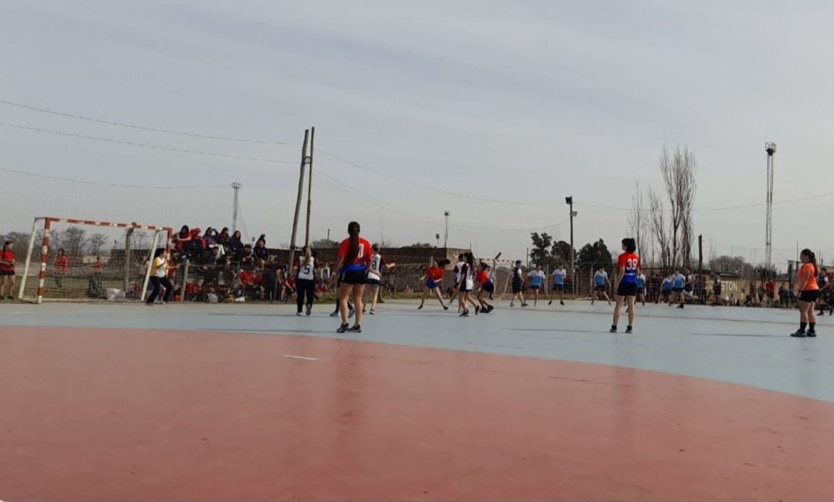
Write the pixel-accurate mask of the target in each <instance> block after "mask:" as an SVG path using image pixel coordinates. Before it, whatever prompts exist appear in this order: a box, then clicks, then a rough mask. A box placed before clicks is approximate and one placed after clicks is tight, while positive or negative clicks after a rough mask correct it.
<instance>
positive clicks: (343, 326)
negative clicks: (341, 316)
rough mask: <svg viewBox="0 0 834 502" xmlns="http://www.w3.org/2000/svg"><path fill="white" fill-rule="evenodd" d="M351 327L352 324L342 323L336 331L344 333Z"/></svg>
mask: <svg viewBox="0 0 834 502" xmlns="http://www.w3.org/2000/svg"><path fill="white" fill-rule="evenodd" d="M349 329H350V324H347V323H345V324H342V325H341V326H339V329H337V330H336V333H344V332H345V331H347V330H349Z"/></svg>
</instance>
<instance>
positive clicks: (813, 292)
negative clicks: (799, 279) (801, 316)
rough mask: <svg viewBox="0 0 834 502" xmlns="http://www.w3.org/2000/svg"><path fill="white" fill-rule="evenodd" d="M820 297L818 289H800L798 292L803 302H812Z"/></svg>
mask: <svg viewBox="0 0 834 502" xmlns="http://www.w3.org/2000/svg"><path fill="white" fill-rule="evenodd" d="M819 297H820V290H819V289H810V290H808V291H802V292H801V293H799V299H800V300H802V301H803V302H808V303H812V302H815V301H817V299H818V298H819Z"/></svg>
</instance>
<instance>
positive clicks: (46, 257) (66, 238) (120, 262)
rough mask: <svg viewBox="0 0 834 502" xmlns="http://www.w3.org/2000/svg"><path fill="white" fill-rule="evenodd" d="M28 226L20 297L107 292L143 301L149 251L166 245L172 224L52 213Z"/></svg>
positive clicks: (94, 296)
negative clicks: (37, 247) (80, 217)
mask: <svg viewBox="0 0 834 502" xmlns="http://www.w3.org/2000/svg"><path fill="white" fill-rule="evenodd" d="M32 230H33V231H32V234H31V236H30V239H29V247H28V249H27V250H26V261H25V263H24V268H23V277H22V278H21V281H20V290H19V292H18V298H19V299H20V300H31V301H34V302H35V303H38V304H40V303H43V300H44V298H46V299H50V300H52V299H64V300H79V299H85V298H86V299H103V298H105V297H108V296H110V293H112V294H113V295H117V296H119V297H120V298H121V297H122V296H123V297H124V298H125V299H136V300H142V299H144V297H145V294H146V291H147V288H148V282H149V280H150V270H151V267H150V265H149V264H150V263H151V262H152V260H153V254H154V252H155V251H156V249H157V248H159V247H165V248H168V247H169V246H170V245H171V238H172V236H173V229H172V228H170V227H163V226H158V225H142V224H138V223H135V222H133V223H115V222H108V221H95V220H81V219H70V218H55V217H37V218H35V219H34V221H33V223H32ZM38 234H40V235H38ZM162 239H165V241H164V243H163V242H162ZM38 241H40V246H41V248H40V256H38V254H37V252H36V245H37V243H38ZM132 258H133V259H132ZM47 279H51V281H47ZM53 283H54V284H53Z"/></svg>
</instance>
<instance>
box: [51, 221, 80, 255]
mask: <svg viewBox="0 0 834 502" xmlns="http://www.w3.org/2000/svg"><path fill="white" fill-rule="evenodd" d="M86 234H87V231H86V230H84V229H83V228H81V227H76V226H71V227H69V228H67V229H66V230H64V231H63V232H60V233H59V238H58V247H61V248H63V249H64V251H65V252H66V254H67V256H71V257H79V256H81V255H83V254H84V241H85V235H86Z"/></svg>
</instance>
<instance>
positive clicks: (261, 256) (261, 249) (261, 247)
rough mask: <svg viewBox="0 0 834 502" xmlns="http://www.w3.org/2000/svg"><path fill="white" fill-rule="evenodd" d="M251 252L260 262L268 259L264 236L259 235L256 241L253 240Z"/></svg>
mask: <svg viewBox="0 0 834 502" xmlns="http://www.w3.org/2000/svg"><path fill="white" fill-rule="evenodd" d="M253 252H254V254H255V258H257V259H258V260H259V261H261V262H266V261H267V260H268V259H269V250H268V249H267V248H266V238H265V236H263V235H261V236H260V237H259V238H258V241H257V242H255V249H254V251H253Z"/></svg>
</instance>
